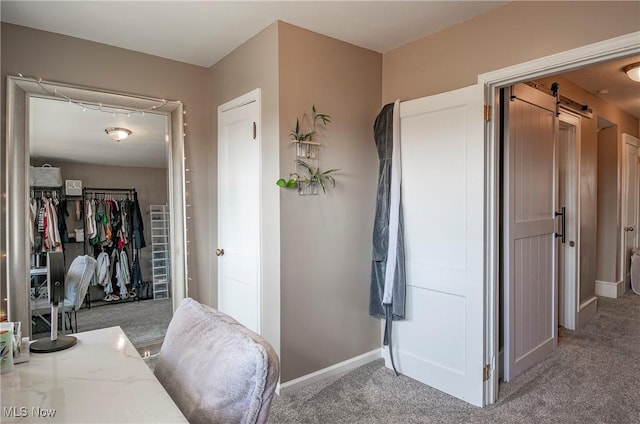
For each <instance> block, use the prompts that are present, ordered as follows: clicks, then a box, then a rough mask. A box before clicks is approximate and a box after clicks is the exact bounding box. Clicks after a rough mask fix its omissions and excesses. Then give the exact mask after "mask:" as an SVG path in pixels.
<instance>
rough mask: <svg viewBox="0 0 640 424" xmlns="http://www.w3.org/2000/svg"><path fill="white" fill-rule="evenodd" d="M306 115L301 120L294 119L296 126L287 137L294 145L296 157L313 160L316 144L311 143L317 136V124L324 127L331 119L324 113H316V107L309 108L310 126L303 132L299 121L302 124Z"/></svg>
mask: <svg viewBox="0 0 640 424" xmlns="http://www.w3.org/2000/svg"><path fill="white" fill-rule="evenodd" d="M306 116H307V115H306V114H304V115H302V119H300V118H296V126H295V128H294V130H293V131H291V132H290V133H289V137H291V140H293V142H294V143H296V150H297V152H296V155H297V156H298V157H303V158H307V159H314V158H315V157H316V149H317V145H319V144H320V143H317V142H315V141H313V138H314V137H315V135H316V134H317V126H318V124H322V125H323V126H326V125H327V124H328V123H330V122H331V117H330V116H329V115H327V114H326V113H318V111H317V110H316V106H315V105H312V106H311V126H310V127H309V128H307V130H303V129H302V127H301V126H300V121H302V122H304V121H305V118H306Z"/></svg>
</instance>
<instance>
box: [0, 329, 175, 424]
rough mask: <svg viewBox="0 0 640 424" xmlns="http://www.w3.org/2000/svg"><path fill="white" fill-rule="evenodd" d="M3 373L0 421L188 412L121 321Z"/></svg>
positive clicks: (129, 419)
mask: <svg viewBox="0 0 640 424" xmlns="http://www.w3.org/2000/svg"><path fill="white" fill-rule="evenodd" d="M74 336H75V337H77V338H78V343H77V344H76V345H75V346H73V347H71V348H69V349H66V350H62V351H59V352H54V353H41V354H36V353H31V354H30V360H29V361H28V362H25V363H21V364H16V365H15V367H14V368H15V369H14V371H13V372H10V373H7V374H2V375H1V376H0V381H1V385H2V411H1V413H0V422H2V423H49V422H55V423H58V422H59V423H179V422H182V423H184V422H187V420H186V418H185V417H184V415H182V413H181V412H180V410H179V409H178V407H177V406H176V405H175V403H174V402H173V400H172V399H171V398H170V397H169V395H168V394H167V392H166V391H165V390H164V388H163V387H162V385H161V384H160V382H159V381H158V380H157V379H156V378H155V376H154V375H153V373H152V372H151V370H150V369H149V367H147V365H146V364H145V362H144V360H143V359H142V358H141V357H140V355H139V354H138V352H137V351H136V349H135V348H134V347H133V345H132V344H131V342H130V341H129V339H128V338H127V336H126V335H125V334H124V333H123V331H122V329H121V328H120V327H110V328H105V329H100V330H95V331H88V332H84V333H78V334H74Z"/></svg>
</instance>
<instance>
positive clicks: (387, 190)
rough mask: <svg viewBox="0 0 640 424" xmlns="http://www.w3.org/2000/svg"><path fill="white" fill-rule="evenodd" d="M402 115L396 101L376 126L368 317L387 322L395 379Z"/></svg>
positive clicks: (401, 294)
mask: <svg viewBox="0 0 640 424" xmlns="http://www.w3.org/2000/svg"><path fill="white" fill-rule="evenodd" d="M399 115H400V102H399V101H396V102H395V103H394V104H388V105H386V106H384V107H383V108H382V111H381V112H380V114H379V115H378V117H377V118H376V121H375V124H374V138H375V143H376V147H377V150H378V158H379V159H380V167H379V176H378V194H377V198H376V215H375V221H374V225H373V252H372V264H371V288H370V291H369V314H370V315H371V316H373V317H377V318H382V319H385V321H386V325H385V331H384V341H383V344H384V345H385V346H389V356H390V359H391V364H392V366H393V370H394V371H395V373H396V375H399V374H398V371H397V370H396V366H395V363H394V360H393V350H392V349H391V332H392V327H393V321H394V320H402V319H404V317H405V300H406V299H405V290H406V275H405V265H404V233H403V223H402V202H401V196H400V184H401V175H402V170H401V163H400V116H399Z"/></svg>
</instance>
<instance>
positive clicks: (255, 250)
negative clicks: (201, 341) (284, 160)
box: [213, 90, 261, 334]
mask: <svg viewBox="0 0 640 424" xmlns="http://www.w3.org/2000/svg"><path fill="white" fill-rule="evenodd" d="M259 117H260V92H259V90H255V91H252V92H251V93H248V94H246V95H244V96H242V97H239V98H237V99H235V100H232V101H230V102H228V103H225V104H224V105H222V106H220V107H218V245H217V246H213V247H214V248H215V247H217V249H216V255H217V256H218V309H219V310H220V311H222V312H224V313H226V314H228V315H230V316H232V317H233V318H235V319H236V320H237V321H239V322H240V323H241V324H243V325H244V326H245V327H247V328H250V329H251V330H253V331H254V332H256V333H258V334H260V333H261V323H260V311H261V309H260V307H261V303H260V298H261V296H260V294H261V284H260V191H259V187H260V185H259V183H260V174H259V172H260V138H259V131H258V124H259Z"/></svg>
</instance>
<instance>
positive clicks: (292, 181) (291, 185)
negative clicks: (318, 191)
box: [287, 178, 298, 188]
mask: <svg viewBox="0 0 640 424" xmlns="http://www.w3.org/2000/svg"><path fill="white" fill-rule="evenodd" d="M297 181H298V180H296V179H295V178H291V179H290V180H289V181H287V188H294V187H295V186H296V183H297Z"/></svg>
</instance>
